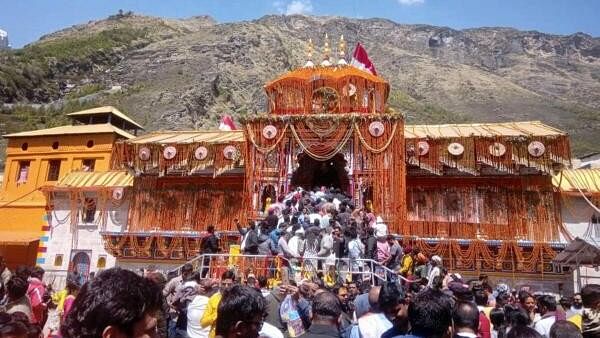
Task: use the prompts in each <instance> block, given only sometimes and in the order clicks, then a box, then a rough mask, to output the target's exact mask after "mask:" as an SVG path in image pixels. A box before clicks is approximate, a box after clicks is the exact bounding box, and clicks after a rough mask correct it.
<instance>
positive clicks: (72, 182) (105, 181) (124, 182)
mask: <svg viewBox="0 0 600 338" xmlns="http://www.w3.org/2000/svg"><path fill="white" fill-rule="evenodd" d="M132 185H133V176H132V175H129V173H128V172H127V171H92V172H88V171H74V172H71V173H69V174H67V175H66V176H65V177H63V178H62V179H61V180H60V181H58V182H57V183H56V185H54V186H53V187H52V188H54V189H59V190H60V189H67V188H79V189H94V188H117V187H129V186H132Z"/></svg>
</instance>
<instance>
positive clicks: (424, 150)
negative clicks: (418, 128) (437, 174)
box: [417, 141, 429, 156]
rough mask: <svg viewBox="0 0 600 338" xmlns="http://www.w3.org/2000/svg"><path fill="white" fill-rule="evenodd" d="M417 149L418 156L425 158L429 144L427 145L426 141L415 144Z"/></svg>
mask: <svg viewBox="0 0 600 338" xmlns="http://www.w3.org/2000/svg"><path fill="white" fill-rule="evenodd" d="M417 149H418V151H419V156H425V155H427V153H429V143H427V141H419V143H417Z"/></svg>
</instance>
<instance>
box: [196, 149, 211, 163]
mask: <svg viewBox="0 0 600 338" xmlns="http://www.w3.org/2000/svg"><path fill="white" fill-rule="evenodd" d="M206 156H208V149H206V147H205V146H199V147H198V148H196V151H194V158H196V159H197V160H198V161H202V160H203V159H205V158H206Z"/></svg>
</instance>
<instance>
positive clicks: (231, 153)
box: [223, 146, 237, 160]
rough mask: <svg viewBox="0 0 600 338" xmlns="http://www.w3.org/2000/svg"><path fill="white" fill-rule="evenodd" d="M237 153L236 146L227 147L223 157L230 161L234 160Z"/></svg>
mask: <svg viewBox="0 0 600 338" xmlns="http://www.w3.org/2000/svg"><path fill="white" fill-rule="evenodd" d="M236 153H237V149H236V148H235V147H234V146H227V147H225V149H223V156H224V157H225V158H226V159H228V160H233V158H234V157H235V155H236Z"/></svg>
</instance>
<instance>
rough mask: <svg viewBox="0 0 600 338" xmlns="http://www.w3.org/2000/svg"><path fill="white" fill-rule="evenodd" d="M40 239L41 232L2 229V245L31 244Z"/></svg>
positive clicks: (0, 235) (0, 241)
mask: <svg viewBox="0 0 600 338" xmlns="http://www.w3.org/2000/svg"><path fill="white" fill-rule="evenodd" d="M39 239H40V234H36V233H33V232H18V231H0V246H6V245H20V246H29V244H30V243H31V242H35V241H37V240H39Z"/></svg>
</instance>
